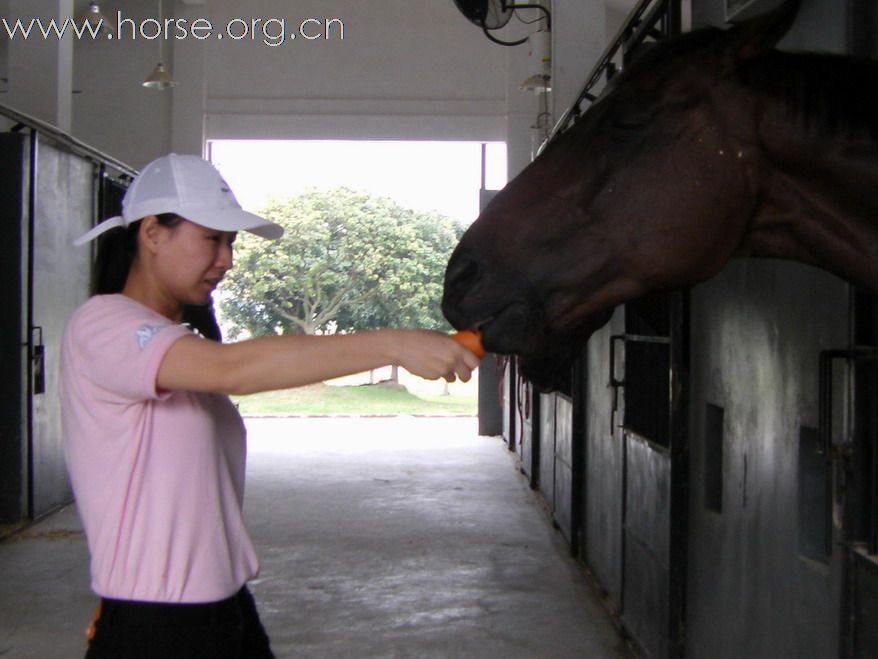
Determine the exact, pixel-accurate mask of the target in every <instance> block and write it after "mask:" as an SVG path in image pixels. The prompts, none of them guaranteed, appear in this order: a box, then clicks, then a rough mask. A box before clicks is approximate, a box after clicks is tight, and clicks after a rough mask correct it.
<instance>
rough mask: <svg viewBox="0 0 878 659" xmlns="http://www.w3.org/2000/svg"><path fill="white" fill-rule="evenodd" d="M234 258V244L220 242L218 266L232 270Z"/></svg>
mask: <svg viewBox="0 0 878 659" xmlns="http://www.w3.org/2000/svg"><path fill="white" fill-rule="evenodd" d="M234 260H235V258H234V255H233V250H232V244H231V243H228V242H226V241H223V242H222V243H220V248H219V251H218V252H217V255H216V265H217V267H220V268H222V269H223V270H231V269H232V265H233V264H234Z"/></svg>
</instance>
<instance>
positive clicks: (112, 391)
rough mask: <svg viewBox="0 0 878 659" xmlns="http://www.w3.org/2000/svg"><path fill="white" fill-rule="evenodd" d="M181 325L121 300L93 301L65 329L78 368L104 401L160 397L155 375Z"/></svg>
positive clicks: (115, 297) (118, 297) (183, 329)
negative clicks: (66, 329)
mask: <svg viewBox="0 0 878 659" xmlns="http://www.w3.org/2000/svg"><path fill="white" fill-rule="evenodd" d="M183 336H193V333H192V332H191V331H190V330H189V329H188V328H187V327H186V326H185V325H181V324H179V323H174V322H173V321H171V320H169V319H167V318H165V317H164V316H161V315H160V314H158V313H156V312H154V311H152V310H151V309H148V308H147V307H144V306H142V305H140V304H138V303H137V302H135V301H133V300H129V299H128V298H126V297H124V296H122V295H110V296H102V297H96V298H92V299H91V300H90V301H89V303H87V304H86V305H84V306H83V307H82V308H81V309H80V312H78V313H77V315H76V316H75V317H74V318H73V319H72V322H71V324H70V326H69V328H68V337H67V338H68V340H69V341H70V342H71V344H72V345H71V346H70V347H71V348H72V350H71V351H70V354H74V355H76V356H77V360H78V361H79V363H78V364H77V369H78V371H79V373H80V375H81V377H82V378H84V379H86V380H88V381H89V383H90V384H92V385H93V386H94V387H95V388H96V389H97V390H98V391H99V392H100V394H101V397H102V398H104V399H105V400H106V401H107V402H119V403H124V402H133V401H141V400H148V399H152V398H159V397H161V396H162V395H163V394H162V392H160V391H159V390H157V388H156V375H157V373H158V369H159V366H160V365H161V362H162V359H163V358H164V356H165V354H166V353H167V351H168V349H169V348H170V347H171V345H172V344H173V343H174V342H175V341H176V340H177V339H179V338H181V337H183Z"/></svg>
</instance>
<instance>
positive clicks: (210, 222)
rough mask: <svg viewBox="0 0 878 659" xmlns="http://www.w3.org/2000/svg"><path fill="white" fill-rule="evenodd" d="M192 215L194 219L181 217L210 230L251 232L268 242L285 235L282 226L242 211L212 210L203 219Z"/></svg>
mask: <svg viewBox="0 0 878 659" xmlns="http://www.w3.org/2000/svg"><path fill="white" fill-rule="evenodd" d="M192 215H193V216H192V217H190V216H187V215H181V217H185V218H186V219H187V220H189V221H190V222H195V224H200V225H201V226H204V227H207V228H209V229H216V230H217V231H249V232H250V233H253V234H256V235H257V236H259V237H261V238H266V239H268V240H277V239H278V238H280V237H281V236H282V235H284V228H283V227H282V226H281V225H279V224H276V223H275V222H272V221H270V220H266V219H265V218H264V217H260V216H258V215H256V214H255V213H249V212H247V211H245V210H242V209H237V208H235V209H229V210H226V211H219V212H217V211H216V210H211V211H210V212H208V213H205V215H204V217H203V218H202V217H195V216H197V215H198V214H197V213H192Z"/></svg>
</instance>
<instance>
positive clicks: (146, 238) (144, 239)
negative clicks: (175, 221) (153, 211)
mask: <svg viewBox="0 0 878 659" xmlns="http://www.w3.org/2000/svg"><path fill="white" fill-rule="evenodd" d="M160 229H161V225H160V224H159V218H157V217H156V216H155V215H147V216H146V217H144V218H143V219H142V220H141V221H140V231H138V234H137V239H138V240H139V241H140V244H141V245H143V246H144V247H145V248H146V249H148V250H149V251H150V252H153V253H155V251H156V249H157V248H158V244H159V233H160V231H159V230H160Z"/></svg>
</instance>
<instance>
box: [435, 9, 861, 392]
mask: <svg viewBox="0 0 878 659" xmlns="http://www.w3.org/2000/svg"><path fill="white" fill-rule="evenodd" d="M797 5H798V3H797V2H792V3H786V4H784V5H782V6H781V7H780V8H779V9H777V10H775V11H774V12H772V13H770V14H767V15H766V16H764V17H761V18H757V19H753V20H751V21H749V22H747V23H742V24H741V25H739V26H737V27H734V28H731V29H729V30H727V31H722V30H718V29H706V30H698V31H695V32H691V33H688V34H685V35H682V36H681V37H678V38H675V39H672V40H668V41H666V42H663V43H662V44H659V45H656V46H654V47H653V48H652V49H651V50H650V51H648V52H647V53H646V54H645V55H644V56H643V57H642V58H641V59H639V60H638V61H636V62H635V63H634V64H632V65H631V66H630V67H628V68H627V69H626V70H625V71H624V72H623V73H621V74H619V75H618V76H616V78H615V79H614V80H613V82H612V84H611V86H610V87H609V88H608V89H607V90H606V91H605V93H604V94H603V95H602V96H601V98H600V99H599V100H598V101H597V102H596V103H594V104H593V105H592V106H591V107H590V108H589V109H588V110H587V111H586V112H585V113H584V114H583V115H582V117H581V118H580V119H579V120H578V121H577V122H576V123H575V124H574V126H573V127H572V128H570V129H568V130H567V131H566V132H564V133H562V134H561V135H559V136H557V137H555V138H554V139H553V140H552V141H551V142H550V143H549V145H548V146H547V147H546V149H545V150H544V151H543V153H541V154H540V155H539V156H538V157H537V158H536V159H535V160H534V162H532V163H531V164H530V165H529V166H528V167H527V168H525V169H524V170H523V171H522V173H521V174H520V175H519V176H518V177H516V178H515V179H514V180H513V181H511V182H510V183H509V184H508V185H507V186H506V187H505V188H504V189H503V190H502V191H501V192H500V193H499V194H498V195H497V196H496V197H495V198H494V200H493V201H492V202H491V203H490V205H489V206H488V207H487V208H486V209H485V210H484V212H483V213H482V214H481V215H480V217H479V218H478V219H477V220H476V222H475V223H474V224H473V225H472V226H471V227H470V228H469V230H468V231H467V232H466V233H465V235H464V236H463V238H462V239H461V241H460V244H459V245H458V247H457V249H456V251H455V252H454V254H453V256H452V258H451V261H450V262H449V264H448V269H447V272H446V279H445V295H444V299H443V311H444V313H445V315H446V316H447V318H448V319H449V321H450V322H451V324H452V325H454V326H455V327H457V328H464V327H479V328H480V329H481V330H482V332H483V342H484V344H485V346H486V348H487V349H488V350H489V351H492V352H497V353H505V354H517V355H520V356H521V357H522V361H521V363H522V369H523V370H524V372H525V374H526V375H527V376H528V377H530V378H531V379H532V380H533V381H534V382H535V383H536V384H538V385H542V386H550V385H551V384H552V382H553V381H554V380H555V379H556V377H557V376H558V375H559V373H560V372H561V371H562V370H566V367H567V365H568V364H569V362H570V361H571V359H572V358H573V357H574V356H575V355H576V354H577V353H578V352H579V351H580V350H581V348H582V346H583V344H584V342H585V341H586V340H587V339H588V337H589V336H590V335H591V334H592V332H594V331H595V330H596V329H597V328H599V327H600V326H601V325H603V324H604V323H605V322H606V321H607V320H608V319H609V317H610V315H611V313H612V310H613V308H614V307H615V306H616V305H618V304H620V303H623V302H626V301H629V300H632V299H635V298H638V297H641V296H643V295H645V294H648V293H650V292H654V291H660V290H672V289H678V288H684V287H687V286H690V285H692V284H695V283H697V282H700V281H703V280H705V279H707V278H709V277H711V276H713V275H715V274H716V273H717V272H718V271H719V270H720V269H721V268H722V267H723V265H724V264H725V263H726V262H727V261H728V259H729V258H731V257H736V256H760V257H776V258H784V259H793V260H797V261H802V262H805V263H809V264H813V265H815V266H818V267H821V268H824V269H826V270H829V271H831V272H833V273H835V274H837V275H839V276H840V277H843V278H845V279H847V280H848V281H850V282H853V283H855V284H857V285H860V286H863V287H865V288H867V289H869V290H871V291H875V292H878V93H876V90H878V63H876V62H870V61H858V60H854V59H851V58H847V57H841V56H832V55H818V54H807V53H804V54H791V53H783V52H780V51H778V50H775V49H774V45H775V43H776V42H777V40H778V39H780V37H781V36H783V34H785V32H786V31H787V29H788V28H789V26H790V24H791V23H792V21H793V19H794V17H795V12H796V8H797Z"/></svg>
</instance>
